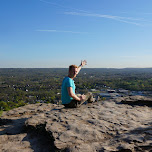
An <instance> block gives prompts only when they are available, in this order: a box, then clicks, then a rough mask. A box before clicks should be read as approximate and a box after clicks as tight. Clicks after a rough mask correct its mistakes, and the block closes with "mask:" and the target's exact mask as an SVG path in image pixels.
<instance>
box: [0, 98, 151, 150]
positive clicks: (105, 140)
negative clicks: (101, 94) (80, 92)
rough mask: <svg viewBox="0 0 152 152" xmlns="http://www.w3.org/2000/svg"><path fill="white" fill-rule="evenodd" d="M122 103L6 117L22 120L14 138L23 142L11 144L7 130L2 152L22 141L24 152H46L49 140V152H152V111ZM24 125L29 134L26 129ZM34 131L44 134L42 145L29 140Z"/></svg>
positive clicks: (27, 109)
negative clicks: (44, 143)
mask: <svg viewBox="0 0 152 152" xmlns="http://www.w3.org/2000/svg"><path fill="white" fill-rule="evenodd" d="M121 101H122V98H120V99H117V100H116V101H115V100H109V101H100V102H96V103H93V104H87V105H82V106H81V107H80V108H76V109H65V108H64V106H62V105H54V104H35V105H28V106H24V107H22V108H18V109H14V110H11V111H9V112H7V113H5V114H3V116H2V119H3V120H4V119H5V120H6V119H9V120H10V119H11V120H12V121H14V120H15V121H17V120H18V121H19V120H20V119H22V121H21V122H20V123H21V125H20V132H21V133H19V132H16V133H13V135H14V136H16V135H19V136H18V138H20V139H16V140H15V139H14V141H12V140H9V136H10V135H8V133H9V131H8V130H9V129H8V128H7V127H6V129H4V130H3V131H1V134H2V135H1V137H0V140H1V141H2V144H0V148H1V149H2V150H3V151H5V150H7V149H9V150H10V151H11V149H12V148H13V144H15V143H17V141H20V144H19V143H17V144H19V146H20V149H21V148H22V149H24V150H27V151H36V152H38V151H44V147H45V146H44V145H42V144H41V143H42V142H44V141H45V140H46V141H47V144H50V146H46V149H45V150H46V151H71V152H86V151H87V152H96V151H100V152H112V151H128V152H129V151H132V152H139V151H141V152H143V151H144V152H146V151H147V152H149V151H152V108H151V107H148V106H137V105H136V106H131V105H127V104H121ZM19 118H20V119H19ZM9 123H10V124H11V122H9ZM24 124H25V126H26V131H25V128H24V129H23V127H25V126H24ZM5 126H7V125H5ZM2 127H4V124H3V126H2ZM2 127H1V130H2ZM21 128H22V129H21ZM7 129H8V130H7ZM18 130H19V129H18ZM31 130H33V131H34V132H38V133H39V134H41V135H40V136H39V140H38V141H37V136H33V137H34V139H35V144H33V142H31V140H32V137H31V135H30V136H28V134H29V131H31ZM10 132H11V131H10ZM44 133H45V134H44ZM6 134H7V135H6ZM32 134H33V133H32ZM21 135H22V136H21ZM2 136H3V137H5V139H6V140H4V138H3V137H2ZM20 136H21V137H20ZM41 136H43V138H40V137H41ZM12 137H13V136H12ZM23 137H24V138H23ZM25 139H26V140H25ZM43 140H44V141H43ZM6 141H9V142H10V143H11V141H12V147H11V146H10V147H9V148H6V146H4V145H5V142H6ZM24 142H25V143H24ZM10 145H11V144H10ZM12 151H13V150H12Z"/></svg>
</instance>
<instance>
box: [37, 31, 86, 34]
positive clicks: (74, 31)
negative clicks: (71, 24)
mask: <svg viewBox="0 0 152 152" xmlns="http://www.w3.org/2000/svg"><path fill="white" fill-rule="evenodd" d="M36 31H37V32H59V33H74V34H86V33H87V32H75V31H60V30H36Z"/></svg>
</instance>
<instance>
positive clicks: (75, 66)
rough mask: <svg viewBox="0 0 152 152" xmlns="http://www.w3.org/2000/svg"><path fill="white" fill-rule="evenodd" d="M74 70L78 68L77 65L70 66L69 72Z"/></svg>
mask: <svg viewBox="0 0 152 152" xmlns="http://www.w3.org/2000/svg"><path fill="white" fill-rule="evenodd" d="M73 68H78V66H77V65H70V66H69V71H71V70H72V69H73Z"/></svg>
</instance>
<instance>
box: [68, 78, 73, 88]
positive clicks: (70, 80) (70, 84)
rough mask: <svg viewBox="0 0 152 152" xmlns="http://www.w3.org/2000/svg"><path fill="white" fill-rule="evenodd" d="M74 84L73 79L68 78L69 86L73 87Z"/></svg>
mask: <svg viewBox="0 0 152 152" xmlns="http://www.w3.org/2000/svg"><path fill="white" fill-rule="evenodd" d="M72 86H73V83H72V79H70V78H69V79H68V80H67V87H72Z"/></svg>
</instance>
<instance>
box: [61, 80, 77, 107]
mask: <svg viewBox="0 0 152 152" xmlns="http://www.w3.org/2000/svg"><path fill="white" fill-rule="evenodd" d="M68 87H72V90H73V93H75V84H74V80H72V79H71V78H69V77H65V78H64V79H63V82H62V96H61V100H62V104H69V103H70V102H71V100H73V98H72V97H70V96H69V93H68V90H67V88H68Z"/></svg>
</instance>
